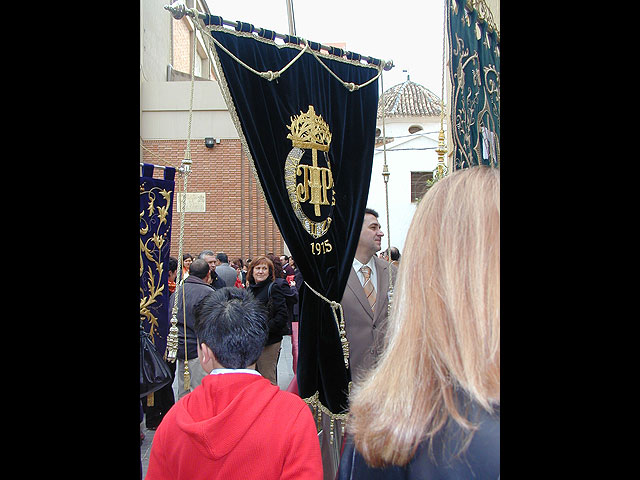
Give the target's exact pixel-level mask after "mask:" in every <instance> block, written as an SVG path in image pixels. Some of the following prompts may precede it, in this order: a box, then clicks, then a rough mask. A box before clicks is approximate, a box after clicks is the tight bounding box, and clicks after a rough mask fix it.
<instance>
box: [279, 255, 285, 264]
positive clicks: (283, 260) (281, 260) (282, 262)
mask: <svg viewBox="0 0 640 480" xmlns="http://www.w3.org/2000/svg"><path fill="white" fill-rule="evenodd" d="M280 263H281V264H282V265H284V264H285V263H287V259H286V258H284V255H282V256H281V257H280Z"/></svg>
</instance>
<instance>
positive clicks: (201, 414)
mask: <svg viewBox="0 0 640 480" xmlns="http://www.w3.org/2000/svg"><path fill="white" fill-rule="evenodd" d="M279 390H280V389H279V388H278V387H277V386H275V385H272V384H271V382H270V381H269V380H267V379H266V378H264V377H262V376H259V375H252V374H250V373H225V374H219V375H207V376H206V377H205V378H204V379H203V380H202V383H201V384H200V385H199V386H198V387H196V388H195V389H194V390H193V392H191V393H190V394H189V395H187V396H185V397H184V398H182V399H181V400H180V401H179V402H178V403H177V404H176V405H175V408H176V424H177V426H178V428H180V429H181V430H183V431H184V432H185V433H186V434H187V435H190V436H193V437H194V438H193V440H194V443H195V444H197V445H198V448H199V449H200V450H201V452H202V454H203V455H205V456H207V457H209V458H212V459H219V458H221V457H223V456H225V455H227V454H228V453H229V452H230V451H231V450H232V449H233V448H234V447H235V446H236V445H237V444H238V442H239V441H240V440H241V439H242V437H243V436H244V435H245V434H246V433H247V431H248V430H249V429H250V428H251V426H252V425H253V424H254V423H255V421H256V419H257V418H258V417H259V416H260V414H261V412H262V410H263V409H264V408H265V407H266V405H267V404H268V403H269V402H270V401H271V399H272V398H273V397H274V396H275V395H276V394H277V393H278V392H279Z"/></svg>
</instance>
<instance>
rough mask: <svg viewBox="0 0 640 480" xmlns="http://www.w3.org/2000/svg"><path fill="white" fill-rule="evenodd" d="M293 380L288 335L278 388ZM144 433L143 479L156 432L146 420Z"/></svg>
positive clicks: (282, 356) (279, 366) (285, 341)
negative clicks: (147, 426) (146, 425)
mask: <svg viewBox="0 0 640 480" xmlns="http://www.w3.org/2000/svg"><path fill="white" fill-rule="evenodd" d="M292 379H293V357H292V355H291V336H290V335H286V336H285V337H284V338H283V339H282V345H281V348H280V359H279V360H278V386H279V387H280V388H281V389H282V390H285V389H286V388H287V387H288V386H289V383H290V382H291V380H292ZM173 394H174V395H175V397H176V398H177V397H178V383H177V381H175V382H174V383H173ZM140 425H141V428H142V433H144V441H143V442H142V445H141V446H140V456H141V458H142V478H144V477H145V475H146V474H147V467H148V466H149V453H150V452H151V444H152V443H153V435H154V433H155V430H147V429H146V428H145V426H144V420H142V423H141V424H140Z"/></svg>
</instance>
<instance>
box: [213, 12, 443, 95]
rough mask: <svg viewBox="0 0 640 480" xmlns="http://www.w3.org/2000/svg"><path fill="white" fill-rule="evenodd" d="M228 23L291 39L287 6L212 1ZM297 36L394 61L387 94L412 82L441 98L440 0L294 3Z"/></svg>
mask: <svg viewBox="0 0 640 480" xmlns="http://www.w3.org/2000/svg"><path fill="white" fill-rule="evenodd" d="M207 3H208V5H209V9H210V10H211V13H212V14H214V15H220V16H221V17H223V18H224V19H225V20H231V21H236V20H242V21H245V22H249V23H252V24H253V25H254V26H255V27H263V28H267V29H269V30H275V31H276V32H278V33H282V34H286V33H289V24H288V21H287V3H286V1H285V0H235V1H234V0H225V1H224V2H215V1H213V0H209V1H208V2H207ZM293 8H294V15H295V24H296V33H297V34H298V36H300V37H303V38H306V39H307V40H313V41H314V42H320V43H333V42H346V44H347V45H346V49H347V50H351V51H353V52H356V53H360V54H362V55H369V56H372V57H376V58H382V59H384V60H389V59H391V60H393V63H394V65H395V66H394V67H393V68H392V69H391V70H390V71H388V72H385V73H384V74H383V77H384V78H383V82H384V88H385V90H387V89H389V88H390V87H392V86H394V85H396V84H398V83H401V82H403V81H404V80H406V78H407V73H403V71H402V70H407V71H408V73H409V74H410V75H411V80H412V81H414V82H417V83H420V84H422V85H424V86H425V87H427V88H428V89H429V90H431V91H432V92H434V93H435V94H436V95H438V96H440V95H441V78H442V28H443V15H444V12H443V2H442V0H395V1H392V0H321V1H317V0H316V1H310V0H293Z"/></svg>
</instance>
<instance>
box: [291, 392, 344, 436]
mask: <svg viewBox="0 0 640 480" xmlns="http://www.w3.org/2000/svg"><path fill="white" fill-rule="evenodd" d="M351 385H352V382H349V391H351ZM319 397H320V392H318V391H316V393H314V394H313V395H311V396H310V397H307V398H303V399H302V400H304V402H305V403H306V404H307V405H309V408H311V410H312V412H313V415H314V418H315V421H316V430H317V432H318V433H320V431H321V430H322V428H323V426H322V420H323V415H326V416H327V417H329V419H330V424H329V425H330V426H329V431H330V437H329V444H330V445H333V442H334V439H336V433H337V432H336V429H337V427H338V423H337V422H340V424H339V427H340V438H342V437H343V436H344V432H345V429H346V426H347V419H348V418H349V412H346V413H333V412H332V411H331V410H329V409H328V408H327V407H326V406H325V405H323V404H322V402H321V401H320V398H319Z"/></svg>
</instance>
